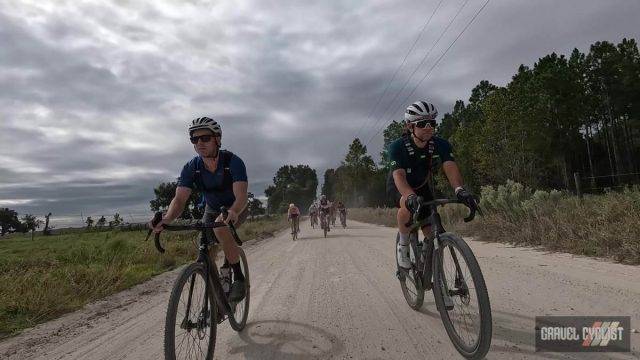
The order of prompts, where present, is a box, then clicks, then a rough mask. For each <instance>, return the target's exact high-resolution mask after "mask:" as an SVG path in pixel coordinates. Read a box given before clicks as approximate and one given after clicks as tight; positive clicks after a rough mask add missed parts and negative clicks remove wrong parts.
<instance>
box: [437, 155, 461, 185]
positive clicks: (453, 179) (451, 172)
mask: <svg viewBox="0 0 640 360" xmlns="http://www.w3.org/2000/svg"><path fill="white" fill-rule="evenodd" d="M442 170H443V171H444V174H445V175H447V179H449V184H451V188H453V189H456V188H457V187H459V186H462V174H461V173H460V169H459V168H458V165H457V164H456V163H455V161H445V162H444V163H442Z"/></svg>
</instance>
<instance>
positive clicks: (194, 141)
mask: <svg viewBox="0 0 640 360" xmlns="http://www.w3.org/2000/svg"><path fill="white" fill-rule="evenodd" d="M213 137H214V136H213V135H200V136H192V137H190V138H189V140H191V143H192V144H194V145H195V144H197V143H198V140H202V142H203V143H208V142H209V141H211V139H213Z"/></svg>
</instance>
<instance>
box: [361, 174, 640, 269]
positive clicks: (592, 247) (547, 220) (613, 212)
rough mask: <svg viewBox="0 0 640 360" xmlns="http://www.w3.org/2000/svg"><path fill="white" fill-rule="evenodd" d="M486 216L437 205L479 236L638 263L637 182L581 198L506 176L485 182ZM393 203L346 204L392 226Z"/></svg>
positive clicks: (452, 223) (451, 224)
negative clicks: (490, 183) (471, 216)
mask: <svg viewBox="0 0 640 360" xmlns="http://www.w3.org/2000/svg"><path fill="white" fill-rule="evenodd" d="M481 199H482V200H481V203H480V206H481V207H482V209H483V210H484V216H477V217H476V219H475V220H474V221H472V222H470V223H464V222H463V221H462V219H463V217H464V216H466V214H467V210H466V209H465V208H464V207H463V206H461V205H455V206H454V205H448V206H445V207H444V208H440V209H439V211H440V213H441V215H442V221H443V225H444V227H445V229H447V230H450V231H454V232H457V233H460V234H463V235H470V236H474V237H475V238H476V239H478V240H481V241H489V242H502V243H509V244H513V245H519V246H533V247H539V248H543V249H546V250H550V251H562V252H568V253H572V254H578V255H586V256H597V257H604V258H609V259H612V260H614V261H618V262H621V263H625V264H633V265H638V264H640V188H638V187H635V188H628V189H625V190H624V191H622V192H608V193H605V194H602V195H585V196H584V198H583V199H579V198H577V197H576V196H573V195H571V194H569V193H566V192H560V191H555V190H552V191H548V192H547V191H540V190H538V191H532V190H531V189H528V188H526V187H524V186H522V185H521V184H518V183H515V182H512V181H508V182H507V183H506V184H505V185H500V186H498V187H484V188H483V189H482V194H481ZM395 216H396V209H389V208H361V209H350V210H349V218H351V219H353V220H357V221H363V222H368V223H374V224H379V225H385V226H390V227H395V226H396V220H395Z"/></svg>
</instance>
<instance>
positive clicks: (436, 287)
mask: <svg viewBox="0 0 640 360" xmlns="http://www.w3.org/2000/svg"><path fill="white" fill-rule="evenodd" d="M418 202H419V207H418V209H417V210H416V211H415V212H414V213H413V215H412V219H411V221H410V222H409V223H408V224H407V226H408V227H409V229H410V233H409V243H410V245H409V255H410V256H409V257H410V260H411V268H410V269H404V268H401V267H400V266H399V265H398V266H397V269H398V271H397V277H398V279H399V280H400V287H401V288H402V293H403V295H404V298H405V300H406V301H407V304H409V306H410V307H411V308H412V309H414V310H418V309H420V308H421V307H422V304H423V302H424V293H425V291H428V290H431V289H433V297H434V298H435V302H436V307H437V309H438V312H439V313H440V317H441V318H442V322H443V324H444V327H445V329H446V331H447V335H449V338H450V339H451V342H452V343H453V345H454V346H455V348H456V350H457V351H458V352H459V353H460V354H461V355H462V356H464V357H465V358H467V359H481V358H483V357H484V356H485V355H486V354H487V352H488V351H489V347H490V346H491V333H492V320H491V305H490V303H489V294H488V293H487V286H486V284H485V282H484V277H483V276H482V272H481V271H480V266H479V265H478V261H477V260H476V258H475V256H474V255H473V252H472V251H471V248H470V247H469V245H467V243H466V242H465V241H464V240H463V239H462V238H460V237H459V236H457V235H455V234H453V233H450V232H446V231H445V229H444V227H443V226H442V222H441V218H440V214H438V206H444V205H446V204H452V203H461V202H460V201H459V200H457V199H438V200H433V201H427V202H425V201H424V200H423V199H422V198H421V197H419V198H418ZM425 209H431V215H429V216H428V217H425V216H421V214H423V213H424V210H425ZM478 210H479V211H480V209H478ZM480 214H482V213H481V212H480ZM474 217H475V210H473V209H472V210H471V212H470V214H469V216H467V217H466V218H465V219H464V221H465V222H468V221H471V220H473V218H474ZM428 224H431V234H430V236H429V237H427V238H425V239H424V240H423V241H420V239H419V236H418V233H419V230H420V229H422V228H423V227H424V226H426V225H428ZM399 241H400V234H398V235H397V237H396V245H397V244H398V242H399ZM396 264H397V251H396Z"/></svg>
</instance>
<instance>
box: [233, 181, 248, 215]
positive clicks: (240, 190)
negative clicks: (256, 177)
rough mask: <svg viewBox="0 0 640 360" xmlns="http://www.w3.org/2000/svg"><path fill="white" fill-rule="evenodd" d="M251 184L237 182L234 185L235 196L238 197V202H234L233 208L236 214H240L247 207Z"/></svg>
mask: <svg viewBox="0 0 640 360" xmlns="http://www.w3.org/2000/svg"><path fill="white" fill-rule="evenodd" d="M248 187H249V183H248V182H246V181H236V182H234V183H233V195H234V196H235V197H236V201H234V202H233V205H231V208H230V209H229V210H232V211H233V212H235V213H236V214H240V213H241V212H242V210H244V208H245V207H247V201H248V198H249V196H248V194H247V189H248Z"/></svg>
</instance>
